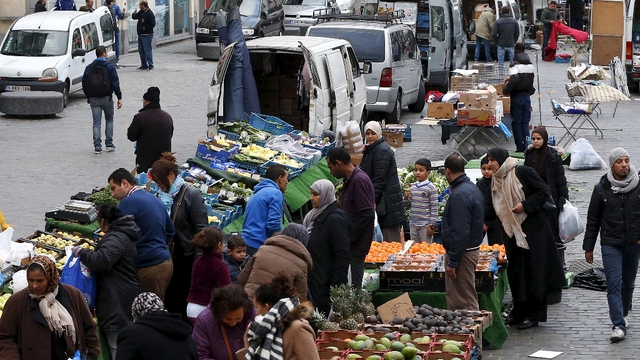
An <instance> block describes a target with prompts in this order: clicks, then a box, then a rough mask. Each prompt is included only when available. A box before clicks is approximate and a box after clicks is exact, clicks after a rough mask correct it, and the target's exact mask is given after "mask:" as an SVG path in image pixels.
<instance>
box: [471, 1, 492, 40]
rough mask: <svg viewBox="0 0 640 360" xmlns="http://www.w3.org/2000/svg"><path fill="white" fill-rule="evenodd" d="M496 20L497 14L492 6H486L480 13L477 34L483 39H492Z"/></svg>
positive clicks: (477, 21)
mask: <svg viewBox="0 0 640 360" xmlns="http://www.w3.org/2000/svg"><path fill="white" fill-rule="evenodd" d="M495 22H496V14H494V13H493V10H491V8H485V9H484V10H483V11H482V14H480V17H479V18H478V20H476V34H475V35H476V36H479V37H481V38H483V39H487V40H489V41H492V40H493V39H492V38H491V29H493V23H495Z"/></svg>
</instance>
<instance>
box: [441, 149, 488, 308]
mask: <svg viewBox="0 0 640 360" xmlns="http://www.w3.org/2000/svg"><path fill="white" fill-rule="evenodd" d="M464 164H465V160H464V159H463V158H462V156H460V155H458V154H453V155H449V156H448V157H447V159H446V160H445V161H444V171H445V176H446V178H447V181H448V182H449V184H450V185H451V195H450V196H449V199H448V200H447V206H446V207H445V209H444V215H443V216H442V245H443V246H444V249H445V250H446V251H447V254H446V255H445V263H446V264H445V265H446V269H445V277H444V279H445V288H446V297H447V308H448V309H449V310H459V309H467V310H478V294H477V293H476V275H475V274H476V266H477V265H478V256H479V254H480V249H479V246H480V244H481V243H482V238H483V237H484V231H483V228H484V196H483V195H482V192H481V191H480V190H479V189H478V188H477V187H476V186H475V185H474V184H473V183H472V182H471V180H469V177H468V176H467V175H465V173H464Z"/></svg>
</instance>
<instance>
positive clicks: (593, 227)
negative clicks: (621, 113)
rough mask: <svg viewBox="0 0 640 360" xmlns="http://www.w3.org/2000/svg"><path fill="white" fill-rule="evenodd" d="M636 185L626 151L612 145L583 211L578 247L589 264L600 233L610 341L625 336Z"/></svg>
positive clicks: (636, 223) (635, 236) (637, 225)
mask: <svg viewBox="0 0 640 360" xmlns="http://www.w3.org/2000/svg"><path fill="white" fill-rule="evenodd" d="M638 208H640V187H639V186H638V172H637V171H636V169H635V167H634V166H633V165H631V164H630V162H629V153H627V151H626V150H625V149H623V148H615V149H613V150H611V152H610V153H609V171H608V172H607V173H606V174H605V175H603V176H602V177H601V178H600V182H599V183H598V184H596V186H595V187H594V188H593V193H592V194H591V202H590V203H589V210H588V212H587V227H586V232H585V234H584V240H583V242H582V249H583V250H584V251H585V253H584V255H585V258H586V260H587V263H589V264H592V263H593V249H594V247H595V245H596V240H597V237H598V233H600V248H601V250H602V264H603V265H604V272H605V275H606V278H607V302H608V303H609V318H610V319H611V322H612V323H613V333H612V334H611V336H610V337H609V340H610V341H611V342H618V341H622V340H624V339H625V337H626V335H627V328H628V327H629V325H628V324H627V320H626V319H625V317H626V316H627V315H628V313H629V310H630V309H631V299H632V297H633V289H634V285H635V282H636V274H637V272H638V259H639V258H640V212H638Z"/></svg>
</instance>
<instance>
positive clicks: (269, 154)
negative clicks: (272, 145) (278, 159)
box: [240, 144, 278, 163]
mask: <svg viewBox="0 0 640 360" xmlns="http://www.w3.org/2000/svg"><path fill="white" fill-rule="evenodd" d="M240 153H241V154H243V155H247V156H250V157H253V158H257V159H261V160H264V161H269V160H271V159H272V158H273V157H274V156H276V155H278V152H277V151H274V150H271V149H269V148H266V147H262V146H259V145H256V144H251V145H249V146H246V147H243V148H242V149H240ZM264 161H263V163H264Z"/></svg>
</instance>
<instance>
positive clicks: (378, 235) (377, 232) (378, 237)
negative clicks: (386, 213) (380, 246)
mask: <svg viewBox="0 0 640 360" xmlns="http://www.w3.org/2000/svg"><path fill="white" fill-rule="evenodd" d="M374 213H375V217H374V218H373V241H377V242H382V229H380V224H379V223H378V214H377V213H376V212H375V211H374Z"/></svg>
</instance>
